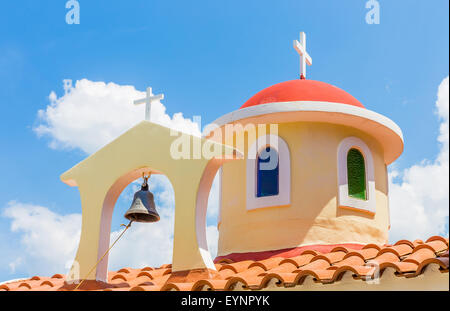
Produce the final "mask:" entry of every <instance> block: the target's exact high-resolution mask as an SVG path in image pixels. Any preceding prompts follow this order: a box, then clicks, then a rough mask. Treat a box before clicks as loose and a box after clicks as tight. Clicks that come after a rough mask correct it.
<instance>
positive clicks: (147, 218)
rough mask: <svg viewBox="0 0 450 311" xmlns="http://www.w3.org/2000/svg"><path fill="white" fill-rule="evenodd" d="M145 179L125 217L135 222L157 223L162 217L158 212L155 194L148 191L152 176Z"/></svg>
mask: <svg viewBox="0 0 450 311" xmlns="http://www.w3.org/2000/svg"><path fill="white" fill-rule="evenodd" d="M143 178H144V183H143V184H142V186H141V190H139V191H138V192H136V193H135V194H134V198H133V203H131V206H130V208H129V209H128V211H127V212H126V213H125V215H124V217H125V218H126V219H128V220H130V221H135V222H156V221H159V219H160V217H159V214H158V212H157V211H156V206H155V200H154V198H153V193H151V192H150V191H148V183H147V181H148V179H149V178H150V175H149V176H145V175H143Z"/></svg>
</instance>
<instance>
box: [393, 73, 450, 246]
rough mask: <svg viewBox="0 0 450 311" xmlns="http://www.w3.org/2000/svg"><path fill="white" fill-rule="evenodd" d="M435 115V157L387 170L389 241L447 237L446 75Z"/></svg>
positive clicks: (447, 83) (447, 152)
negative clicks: (436, 149) (436, 126)
mask: <svg viewBox="0 0 450 311" xmlns="http://www.w3.org/2000/svg"><path fill="white" fill-rule="evenodd" d="M435 109H436V114H437V115H438V117H439V119H440V122H441V123H440V132H439V136H438V138H437V140H438V142H439V144H440V152H439V154H438V155H437V157H436V159H434V160H432V161H429V160H424V161H422V162H421V163H419V164H415V165H413V166H411V167H409V168H407V169H404V170H403V171H401V172H400V171H398V170H395V169H394V170H392V171H391V172H390V178H389V187H390V209H391V231H390V241H391V242H395V241H396V240H400V239H413V240H414V239H418V238H420V239H427V238H428V237H430V236H432V235H446V236H448V223H449V210H448V207H449V195H448V193H449V191H448V189H449V161H448V160H449V132H448V131H449V127H448V126H449V78H448V77H447V78H445V79H444V80H443V81H442V82H441V84H440V85H439V89H438V94H437V101H436V104H435Z"/></svg>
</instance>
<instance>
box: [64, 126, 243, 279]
mask: <svg viewBox="0 0 450 311" xmlns="http://www.w3.org/2000/svg"><path fill="white" fill-rule="evenodd" d="M182 135H183V136H184V139H185V140H187V141H190V142H191V144H192V145H193V146H201V147H202V148H203V147H206V148H208V149H209V152H211V151H210V149H211V148H210V147H211V146H213V147H214V148H212V149H213V150H214V151H213V152H212V156H211V157H210V158H205V157H201V158H200V159H198V158H196V159H193V157H189V158H181V159H174V158H173V157H172V155H171V146H172V144H173V143H174V142H175V141H176V140H177V139H178V137H177V135H174V133H173V131H172V130H170V129H168V128H166V127H164V126H160V125H157V124H154V123H150V122H148V121H143V122H141V123H139V124H138V125H136V126H135V127H133V128H131V129H130V130H128V131H127V132H126V133H124V134H122V135H121V136H119V137H118V138H117V139H115V140H114V141H113V142H111V143H110V144H108V145H106V146H105V147H103V148H102V149H100V150H99V151H97V152H96V153H94V154H93V155H91V156H90V157H88V158H87V159H85V160H84V161H82V162H80V163H79V164H78V165H76V166H75V167H73V168H72V169H70V170H69V171H67V172H66V173H64V174H63V175H62V176H61V179H62V180H63V181H64V182H65V183H67V184H68V185H70V186H78V189H79V192H80V197H81V205H82V228H81V237H80V243H79V246H78V251H77V254H76V258H75V261H76V262H75V263H76V264H77V265H78V267H79V269H78V271H79V275H76V274H75V273H73V272H74V270H73V269H72V270H71V272H69V275H68V277H67V280H68V281H75V280H79V279H84V278H86V275H87V273H88V272H89V270H90V269H91V268H92V267H93V266H94V265H95V264H96V262H97V261H98V259H100V258H101V256H102V255H103V254H104V252H105V251H106V250H107V249H108V247H109V232H110V231H111V217H112V211H113V209H114V205H115V203H116V201H117V198H118V197H119V195H120V193H121V192H122V191H123V189H124V188H125V187H126V186H127V185H128V184H129V183H130V182H132V181H133V180H135V179H137V178H138V177H140V176H141V175H142V172H143V171H144V170H149V168H150V171H151V172H152V173H156V174H158V173H159V174H164V175H165V176H166V177H167V178H168V179H169V180H170V182H171V184H172V187H173V190H174V195H175V224H174V241H173V258H172V271H173V272H182V271H189V270H193V269H209V270H215V267H214V264H213V262H212V259H211V256H210V254H209V251H208V247H207V244H206V243H205V242H206V219H205V217H206V209H207V202H208V195H209V191H210V188H211V185H212V181H213V179H214V176H215V174H216V172H217V170H218V169H219V168H220V166H221V165H222V164H223V163H224V162H226V161H230V160H233V159H237V158H241V157H242V156H241V154H240V153H239V152H237V151H235V150H234V149H233V148H231V147H228V146H224V145H221V144H218V143H216V142H212V141H210V140H206V139H203V138H200V137H196V136H192V135H188V134H182ZM136 146H138V147H139V150H138V151H136ZM210 154H211V153H210ZM148 225H150V226H151V224H148ZM107 266H108V261H107V258H105V259H104V260H103V261H102V262H101V263H100V264H99V266H97V268H96V269H95V271H94V272H93V273H92V275H89V276H88V277H87V279H88V280H94V279H95V280H97V281H103V282H105V281H106V280H107Z"/></svg>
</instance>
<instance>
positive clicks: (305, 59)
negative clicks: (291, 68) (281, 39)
mask: <svg viewBox="0 0 450 311" xmlns="http://www.w3.org/2000/svg"><path fill="white" fill-rule="evenodd" d="M294 48H295V50H296V51H297V53H298V54H299V55H300V79H306V65H309V66H311V65H312V58H311V56H309V54H308V52H306V34H305V33H304V32H303V31H302V32H301V33H300V42H298V41H297V40H294Z"/></svg>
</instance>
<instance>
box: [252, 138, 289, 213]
mask: <svg viewBox="0 0 450 311" xmlns="http://www.w3.org/2000/svg"><path fill="white" fill-rule="evenodd" d="M267 146H270V148H274V149H275V150H276V151H277V152H278V161H279V163H278V194H277V195H272V196H263V197H258V196H257V185H258V180H257V178H258V155H259V153H260V152H261V150H262V149H263V148H266V147H267ZM246 165H247V172H246V186H247V189H246V193H247V195H246V209H247V210H254V209H258V208H264V207H275V206H277V207H279V206H287V205H290V204H291V159H290V152H289V147H288V145H287V143H286V142H285V141H284V140H283V139H282V138H281V137H279V136H277V135H272V134H270V135H264V136H260V137H258V139H257V140H256V141H255V142H254V143H253V144H252V145H251V147H250V148H249V150H248V154H247V162H246Z"/></svg>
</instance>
